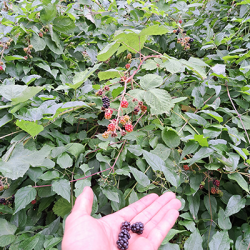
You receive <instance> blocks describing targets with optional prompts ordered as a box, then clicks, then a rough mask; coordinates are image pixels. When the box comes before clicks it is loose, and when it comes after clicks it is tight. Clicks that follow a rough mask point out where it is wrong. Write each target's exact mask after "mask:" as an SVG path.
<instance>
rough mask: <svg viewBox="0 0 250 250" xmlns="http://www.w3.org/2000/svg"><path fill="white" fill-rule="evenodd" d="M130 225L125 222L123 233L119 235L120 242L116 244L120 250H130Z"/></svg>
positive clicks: (122, 228) (122, 227)
mask: <svg viewBox="0 0 250 250" xmlns="http://www.w3.org/2000/svg"><path fill="white" fill-rule="evenodd" d="M129 231H130V223H129V222H127V221H125V222H123V223H122V226H121V231H120V233H119V235H118V241H117V242H116V244H117V247H118V249H121V250H125V249H128V240H129V239H130V238H131V236H130V234H129Z"/></svg>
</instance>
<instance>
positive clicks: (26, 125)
mask: <svg viewBox="0 0 250 250" xmlns="http://www.w3.org/2000/svg"><path fill="white" fill-rule="evenodd" d="M16 125H17V126H18V127H19V128H21V129H22V130H24V131H26V132H27V133H29V134H30V135H31V136H32V137H33V138H34V137H35V136H36V135H38V134H39V133H40V132H42V131H43V129H44V128H43V126H42V125H38V124H37V123H35V122H30V121H24V120H21V121H19V120H17V122H16Z"/></svg>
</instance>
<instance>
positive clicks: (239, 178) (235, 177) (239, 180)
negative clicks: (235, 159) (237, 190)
mask: <svg viewBox="0 0 250 250" xmlns="http://www.w3.org/2000/svg"><path fill="white" fill-rule="evenodd" d="M227 177H228V179H230V180H234V181H236V182H237V183H238V184H239V186H240V187H241V188H242V189H244V190H245V191H246V192H248V193H249V188H248V183H247V182H246V180H245V179H244V178H243V177H242V175H241V174H239V173H233V174H228V175H227Z"/></svg>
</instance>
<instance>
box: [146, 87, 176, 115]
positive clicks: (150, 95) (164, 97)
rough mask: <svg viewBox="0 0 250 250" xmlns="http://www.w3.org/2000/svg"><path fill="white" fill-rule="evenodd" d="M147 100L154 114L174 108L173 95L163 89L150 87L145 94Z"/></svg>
mask: <svg viewBox="0 0 250 250" xmlns="http://www.w3.org/2000/svg"><path fill="white" fill-rule="evenodd" d="M144 100H145V102H146V103H147V104H148V105H149V106H150V107H151V109H150V112H151V114H152V115H161V114H163V113H167V112H169V111H170V109H171V108H172V104H171V96H170V95H169V93H168V92H167V91H166V90H163V89H150V90H148V91H147V92H145V94H144Z"/></svg>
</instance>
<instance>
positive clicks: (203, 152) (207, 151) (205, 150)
mask: <svg viewBox="0 0 250 250" xmlns="http://www.w3.org/2000/svg"><path fill="white" fill-rule="evenodd" d="M213 152H214V150H213V149H211V148H201V149H200V150H199V151H198V152H196V153H195V154H194V155H193V158H192V159H191V161H190V162H189V165H192V164H194V163H195V162H197V161H199V160H201V159H203V158H206V157H208V156H210V155H211V154H212V153H213Z"/></svg>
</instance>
